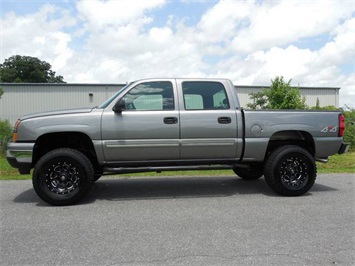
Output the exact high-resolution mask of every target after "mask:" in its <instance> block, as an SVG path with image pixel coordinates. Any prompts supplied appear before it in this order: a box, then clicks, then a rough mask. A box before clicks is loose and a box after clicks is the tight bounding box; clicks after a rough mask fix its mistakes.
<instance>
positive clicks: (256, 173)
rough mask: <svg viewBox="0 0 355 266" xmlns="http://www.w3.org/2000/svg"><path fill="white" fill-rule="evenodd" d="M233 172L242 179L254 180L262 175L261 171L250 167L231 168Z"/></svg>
mask: <svg viewBox="0 0 355 266" xmlns="http://www.w3.org/2000/svg"><path fill="white" fill-rule="evenodd" d="M233 171H234V173H235V174H236V175H237V176H239V177H240V178H243V179H244V180H256V179H258V178H260V177H262V176H263V171H260V170H254V169H250V168H233Z"/></svg>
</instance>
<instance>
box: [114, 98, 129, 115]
mask: <svg viewBox="0 0 355 266" xmlns="http://www.w3.org/2000/svg"><path fill="white" fill-rule="evenodd" d="M125 107H126V101H125V99H124V98H121V99H119V100H118V101H117V102H116V104H115V105H114V106H113V108H112V111H114V112H115V113H122V111H123V110H124V109H125Z"/></svg>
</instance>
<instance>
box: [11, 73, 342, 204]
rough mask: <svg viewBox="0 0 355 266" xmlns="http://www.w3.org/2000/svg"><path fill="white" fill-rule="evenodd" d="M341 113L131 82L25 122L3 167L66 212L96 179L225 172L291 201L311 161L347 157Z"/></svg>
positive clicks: (221, 89) (227, 84)
mask: <svg viewBox="0 0 355 266" xmlns="http://www.w3.org/2000/svg"><path fill="white" fill-rule="evenodd" d="M344 130H345V124H344V117H343V115H342V114H341V112H318V111H288V110H287V111H274V110H273V111H271V110H269V111H265V110H262V111H261V110H257V111H255V110H243V109H242V108H241V107H240V104H239V100H238V96H237V90H236V88H235V87H234V86H233V84H232V82H231V81H230V80H227V79H173V78H167V79H149V80H138V81H135V82H132V83H130V84H128V85H127V86H125V87H124V88H122V89H121V90H119V91H118V92H117V93H116V94H115V95H113V96H112V97H111V98H110V99H108V100H107V101H106V102H104V103H103V104H102V105H100V106H98V107H94V108H89V109H77V110H63V111H53V112H46V113H37V114H31V115H26V116H24V117H22V118H21V119H19V120H18V121H17V122H16V124H15V127H14V142H12V143H9V145H8V148H7V160H8V162H9V163H10V164H11V165H12V166H13V167H15V168H18V170H19V172H20V173H21V174H29V173H30V170H31V168H34V171H33V186H34V189H35V191H36V193H37V194H38V196H39V197H40V198H41V199H42V200H44V201H46V202H47V203H49V204H53V205H69V204H74V203H76V202H77V201H78V200H80V199H81V198H82V196H83V195H84V194H85V193H86V192H87V191H88V190H89V189H90V188H91V186H92V184H93V183H94V182H95V181H96V180H97V179H99V178H100V177H101V176H102V175H104V174H120V173H130V172H131V173H137V172H144V171H157V172H160V171H168V170H191V169H233V170H234V172H235V174H236V175H238V176H239V177H241V178H243V179H246V180H254V179H257V178H260V177H261V176H263V175H264V177H265V180H266V182H267V184H268V185H269V186H270V187H271V189H273V190H274V191H275V192H276V193H278V194H280V195H285V196H298V195H302V194H304V193H305V192H307V191H308V190H309V189H310V188H311V187H312V185H313V184H314V182H315V179H316V172H317V171H316V164H315V161H316V160H318V161H322V162H326V161H327V158H328V156H330V155H333V154H337V153H339V154H342V153H344V152H347V150H348V148H349V145H348V144H346V143H344V142H343V138H342V136H343V133H344Z"/></svg>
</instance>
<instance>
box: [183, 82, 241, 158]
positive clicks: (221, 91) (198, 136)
mask: <svg viewBox="0 0 355 266" xmlns="http://www.w3.org/2000/svg"><path fill="white" fill-rule="evenodd" d="M177 86H178V91H179V95H180V128H181V129H180V130H181V159H182V160H184V159H216V160H218V159H226V158H229V159H233V158H236V156H237V121H236V120H237V116H236V110H235V108H234V104H233V102H232V98H233V97H232V95H231V92H230V91H228V90H226V88H227V86H228V83H226V82H223V81H193V80H191V81H189V80H177ZM228 94H229V95H228Z"/></svg>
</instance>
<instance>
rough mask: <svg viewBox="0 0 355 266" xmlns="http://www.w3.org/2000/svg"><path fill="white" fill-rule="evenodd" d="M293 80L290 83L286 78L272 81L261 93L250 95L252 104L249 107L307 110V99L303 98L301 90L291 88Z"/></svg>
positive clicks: (277, 78)
mask: <svg viewBox="0 0 355 266" xmlns="http://www.w3.org/2000/svg"><path fill="white" fill-rule="evenodd" d="M291 81H292V80H291V79H290V80H289V81H288V82H285V81H284V78H283V77H282V76H281V77H278V76H277V77H276V78H275V79H274V80H271V86H270V87H269V88H265V89H263V90H262V91H261V92H253V93H250V94H249V95H250V98H251V99H252V101H253V102H252V103H248V104H247V107H248V108H251V109H306V108H307V105H306V104H305V101H306V98H305V97H302V96H301V94H300V91H299V88H293V87H291V85H290V84H291Z"/></svg>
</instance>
